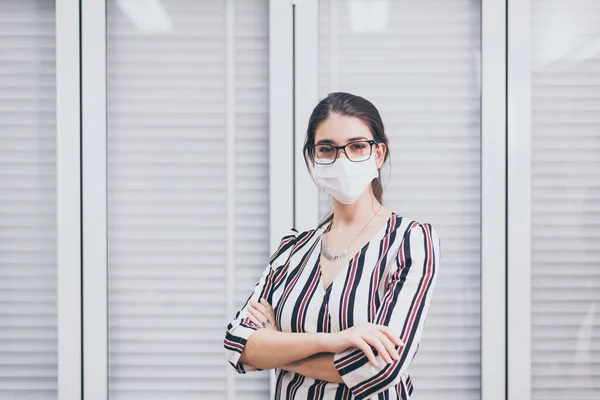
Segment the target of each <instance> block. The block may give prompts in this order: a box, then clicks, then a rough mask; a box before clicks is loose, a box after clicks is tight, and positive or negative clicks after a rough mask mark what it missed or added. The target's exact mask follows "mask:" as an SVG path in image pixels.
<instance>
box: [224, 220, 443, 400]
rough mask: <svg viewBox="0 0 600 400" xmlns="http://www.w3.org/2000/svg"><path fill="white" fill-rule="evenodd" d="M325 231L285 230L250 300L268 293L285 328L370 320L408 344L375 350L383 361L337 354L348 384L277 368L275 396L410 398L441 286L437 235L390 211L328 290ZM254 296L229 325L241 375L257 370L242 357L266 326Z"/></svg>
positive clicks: (318, 328)
mask: <svg viewBox="0 0 600 400" xmlns="http://www.w3.org/2000/svg"><path fill="white" fill-rule="evenodd" d="M324 230H325V228H319V229H315V230H310V231H306V232H302V233H298V232H297V231H295V230H292V231H291V232H290V233H289V234H288V235H286V236H284V237H283V239H282V240H281V243H280V245H279V248H278V249H277V251H275V253H274V254H273V256H272V257H271V259H270V261H269V263H268V265H267V267H266V268H265V271H264V273H263V275H262V277H261V279H260V281H259V282H258V284H257V285H256V286H255V288H254V292H253V293H252V295H251V296H250V298H249V299H248V300H250V299H254V300H258V299H260V298H261V297H264V298H265V299H266V300H267V301H268V302H269V303H270V304H271V305H272V306H273V308H274V311H275V319H276V321H277V323H278V325H279V327H280V328H281V330H282V331H285V332H339V331H342V330H344V329H347V328H349V327H351V326H353V325H354V324H357V323H361V322H372V323H376V324H383V325H387V326H389V327H390V328H391V330H392V332H396V333H398V334H399V335H400V338H401V339H402V341H403V342H404V343H405V345H404V346H401V347H398V348H397V350H398V353H399V355H400V358H399V359H398V360H393V362H392V363H391V364H387V363H386V362H385V360H383V359H382V357H381V356H379V355H378V354H377V352H376V351H375V350H374V353H375V355H376V356H377V359H378V364H379V367H375V366H374V365H373V364H371V363H370V362H369V361H368V360H367V357H366V356H365V355H364V353H363V352H362V351H361V350H358V349H356V348H349V349H347V350H345V351H344V352H342V353H338V354H335V355H334V364H335V367H336V368H337V370H338V372H339V374H340V375H341V377H342V380H343V381H344V384H340V383H333V382H327V381H321V380H317V379H312V378H309V377H305V376H303V375H300V374H297V373H293V372H289V371H284V370H281V369H279V368H277V369H276V371H275V372H276V378H277V380H276V385H275V399H276V400H280V399H281V400H283V399H286V400H292V399H332V400H333V399H335V400H338V399H368V398H373V399H408V398H409V397H410V395H411V393H412V391H413V387H412V382H411V379H410V376H409V374H408V367H409V365H410V363H411V361H412V360H413V358H414V356H415V354H416V352H417V349H418V346H419V341H420V338H421V334H422V332H423V324H424V322H425V318H426V315H427V309H428V306H429V303H430V301H431V295H432V291H433V288H434V286H435V281H436V277H437V274H436V271H437V267H438V265H439V257H440V250H439V237H438V235H437V233H436V232H435V231H434V230H433V229H432V227H431V225H429V224H419V223H417V222H415V221H410V220H407V219H404V218H402V217H400V216H397V215H395V214H392V216H391V217H390V219H389V220H388V222H387V223H386V224H385V225H384V226H383V227H382V228H381V229H380V231H379V232H378V233H377V234H376V235H375V236H374V237H373V239H372V240H371V241H370V242H369V243H367V244H366V245H365V246H364V247H363V248H362V249H361V250H360V251H358V252H357V253H356V254H355V255H354V257H353V258H352V259H351V260H350V261H349V262H348V263H347V264H346V265H345V266H344V267H343V268H342V270H341V271H340V273H339V274H338V275H337V276H336V277H335V279H334V280H333V282H332V283H331V284H330V285H329V287H328V288H327V289H325V288H324V285H323V281H322V277H321V273H320V267H319V259H320V242H321V236H322V234H323V231H324ZM248 303H249V302H246V304H245V305H244V306H243V307H242V309H241V310H239V311H238V312H237V314H236V316H235V318H234V319H233V321H231V322H230V323H229V325H228V326H227V331H226V333H225V341H224V345H225V350H226V356H227V359H228V361H229V363H230V364H231V365H232V366H233V367H234V368H235V369H236V371H237V372H239V373H242V374H243V373H246V372H250V371H256V370H257V369H256V368H254V367H252V366H251V365H247V364H243V363H241V362H240V361H239V358H240V355H241V354H242V351H243V350H244V346H245V345H246V341H247V340H248V337H250V335H251V334H252V333H253V332H254V331H255V330H257V329H261V328H262V326H260V325H256V324H254V323H253V322H252V321H251V320H250V319H249V318H248V311H247V306H248Z"/></svg>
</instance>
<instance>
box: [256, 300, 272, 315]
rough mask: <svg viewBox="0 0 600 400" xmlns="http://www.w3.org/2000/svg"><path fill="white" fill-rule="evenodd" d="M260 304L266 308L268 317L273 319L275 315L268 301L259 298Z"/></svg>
mask: <svg viewBox="0 0 600 400" xmlns="http://www.w3.org/2000/svg"><path fill="white" fill-rule="evenodd" d="M260 304H262V305H263V306H264V307H265V308H266V309H267V312H268V313H269V317H271V319H275V318H273V317H275V311H274V310H273V307H271V305H270V304H269V302H268V301H267V300H265V299H260Z"/></svg>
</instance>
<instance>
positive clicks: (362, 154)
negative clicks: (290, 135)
mask: <svg viewBox="0 0 600 400" xmlns="http://www.w3.org/2000/svg"><path fill="white" fill-rule="evenodd" d="M373 145H377V142H376V141H375V140H357V141H355V142H350V143H348V144H345V145H343V146H334V145H332V144H313V145H312V146H308V147H307V149H306V151H307V153H308V156H309V157H310V159H311V160H312V161H314V162H315V163H316V164H321V165H327V164H333V163H334V162H335V160H337V158H338V154H339V151H340V150H342V151H343V152H344V154H345V155H346V158H347V159H348V160H350V161H352V162H362V161H367V160H368V159H370V158H371V154H372V153H373Z"/></svg>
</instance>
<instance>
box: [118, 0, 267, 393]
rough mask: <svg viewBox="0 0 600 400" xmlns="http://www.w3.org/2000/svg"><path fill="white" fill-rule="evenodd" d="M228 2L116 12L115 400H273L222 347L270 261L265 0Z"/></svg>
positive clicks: (142, 5)
mask: <svg viewBox="0 0 600 400" xmlns="http://www.w3.org/2000/svg"><path fill="white" fill-rule="evenodd" d="M226 3H227V2H226V1H224V0H220V1H187V0H164V1H162V2H160V1H152V0H150V1H146V2H140V1H137V0H119V1H117V0H110V1H108V2H107V6H108V8H107V34H108V38H107V45H108V260H109V266H108V268H109V272H108V290H109V293H108V299H109V397H110V398H111V400H114V399H194V400H195V399H223V398H226V396H227V393H228V390H231V392H229V393H233V394H234V396H235V398H244V399H264V398H267V397H268V393H269V385H268V372H266V371H264V372H260V373H256V374H251V375H249V376H244V377H237V376H235V377H233V379H232V380H230V379H229V378H228V375H229V374H231V373H232V372H233V373H234V374H235V372H234V371H233V369H232V368H231V366H229V365H228V363H227V361H226V359H225V356H224V350H223V336H224V331H225V326H226V324H227V321H228V320H229V319H230V318H231V316H232V315H234V313H235V310H237V309H239V308H240V307H241V306H242V304H243V302H244V301H245V300H246V298H247V297H248V295H249V294H250V293H251V291H252V288H253V287H254V285H255V284H256V282H257V281H258V279H259V277H260V275H261V273H262V271H263V269H264V267H265V265H266V262H267V261H268V257H269V240H268V239H269V238H268V233H269V228H268V222H269V197H268V193H269V191H268V183H269V174H268V170H269V169H268V160H269V155H268V149H269V146H268V143H269V140H268V135H269V129H268V109H269V108H268V107H269V102H268V76H269V75H268V26H269V25H268V8H267V5H268V0H252V1H243V2H235V4H234V7H233V11H232V14H228V12H230V11H231V9H228V8H227V7H226ZM232 24H233V26H231V25H232ZM228 28H233V29H231V30H228ZM229 32H234V37H233V38H230V37H228V36H227V35H228V34H230V33H229ZM231 44H233V46H234V49H233V50H234V51H233V52H234V58H233V59H228V56H227V54H228V46H229V45H231ZM230 68H233V69H232V70H231V69H230ZM229 71H233V73H232V74H228V72H229ZM232 85H233V91H229V89H230V88H231V87H232ZM228 93H232V96H233V98H229V97H228ZM230 105H233V108H229V107H230ZM229 135H233V140H232V141H229V140H230V139H231V138H232V137H231V136H229ZM232 193H233V196H234V199H233V202H230V200H231V198H230V197H229V195H230V194H232ZM249 232H251V234H249ZM230 245H231V246H230ZM230 370H231V371H230ZM231 384H235V385H234V387H233V388H231ZM228 387H229V389H228Z"/></svg>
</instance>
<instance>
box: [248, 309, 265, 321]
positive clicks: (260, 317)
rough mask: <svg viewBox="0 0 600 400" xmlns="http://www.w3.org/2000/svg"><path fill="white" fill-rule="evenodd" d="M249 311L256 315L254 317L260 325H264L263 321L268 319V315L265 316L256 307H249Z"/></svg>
mask: <svg viewBox="0 0 600 400" xmlns="http://www.w3.org/2000/svg"><path fill="white" fill-rule="evenodd" d="M248 311H249V312H250V314H252V315H253V316H254V318H256V321H257V322H256V323H257V324H259V325H262V323H263V322H264V321H265V320H266V319H267V317H265V316H264V315H263V314H262V313H261V312H260V311H258V310H257V309H255V308H254V307H250V308H248Z"/></svg>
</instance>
